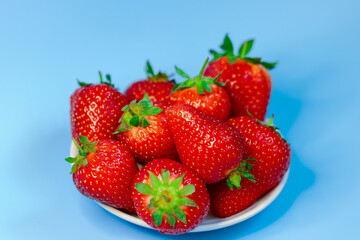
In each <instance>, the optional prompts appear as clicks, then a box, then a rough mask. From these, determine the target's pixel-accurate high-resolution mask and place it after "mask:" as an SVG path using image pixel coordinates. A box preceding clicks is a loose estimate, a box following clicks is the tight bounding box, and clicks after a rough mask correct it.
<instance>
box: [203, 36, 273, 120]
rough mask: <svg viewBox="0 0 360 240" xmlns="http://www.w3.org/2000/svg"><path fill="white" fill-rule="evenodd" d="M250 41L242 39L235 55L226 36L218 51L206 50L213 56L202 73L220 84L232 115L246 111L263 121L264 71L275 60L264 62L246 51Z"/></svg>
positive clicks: (266, 95)
mask: <svg viewBox="0 0 360 240" xmlns="http://www.w3.org/2000/svg"><path fill="white" fill-rule="evenodd" d="M253 44H254V40H253V39H251V40H248V41H246V42H244V43H243V44H242V45H241V47H240V48H239V51H238V53H237V54H235V53H234V48H233V44H232V42H231V40H230V38H229V36H228V35H226V36H225V39H224V42H223V44H222V45H221V46H220V48H221V49H222V52H216V51H215V50H210V53H211V54H213V56H214V57H213V59H212V60H211V62H210V63H209V65H208V67H207V68H206V69H205V72H204V75H205V76H208V77H216V76H217V75H218V74H219V73H222V74H221V76H220V77H219V79H218V81H219V82H223V83H226V85H225V86H224V87H225V89H226V91H227V93H228V94H229V96H230V99H231V113H230V115H231V116H232V117H235V116H244V115H246V113H247V111H249V112H250V113H251V114H252V115H253V116H254V117H255V118H257V119H259V120H261V121H263V120H264V119H265V115H266V110H267V107H268V104H269V99H270V94H271V77H270V74H269V72H268V70H270V69H273V68H274V67H275V66H276V64H277V62H265V61H263V60H262V59H261V58H259V57H249V56H248V54H249V52H250V50H251V48H252V46H253Z"/></svg>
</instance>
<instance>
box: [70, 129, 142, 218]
mask: <svg viewBox="0 0 360 240" xmlns="http://www.w3.org/2000/svg"><path fill="white" fill-rule="evenodd" d="M79 140H80V142H81V144H82V147H80V145H79V144H78V143H77V141H75V139H74V138H73V141H74V143H75V145H76V146H77V148H78V149H79V154H78V155H77V156H76V157H75V158H72V157H70V158H66V159H65V160H66V161H68V162H70V163H73V166H72V168H71V172H70V173H71V174H73V181H74V183H75V186H76V188H77V190H79V192H80V193H81V194H83V195H84V196H86V197H88V198H91V199H94V200H96V201H98V202H101V203H105V204H108V205H110V206H113V207H116V208H121V209H125V210H127V211H130V212H135V208H134V203H133V201H132V198H131V184H132V181H133V180H134V177H135V174H136V173H137V172H138V171H139V169H138V166H137V165H136V162H135V160H134V157H133V155H132V154H131V152H130V151H129V149H127V148H126V147H125V146H124V145H122V144H120V143H119V142H118V141H116V140H113V139H103V140H100V141H98V142H92V143H90V141H89V139H88V138H87V137H85V136H79Z"/></svg>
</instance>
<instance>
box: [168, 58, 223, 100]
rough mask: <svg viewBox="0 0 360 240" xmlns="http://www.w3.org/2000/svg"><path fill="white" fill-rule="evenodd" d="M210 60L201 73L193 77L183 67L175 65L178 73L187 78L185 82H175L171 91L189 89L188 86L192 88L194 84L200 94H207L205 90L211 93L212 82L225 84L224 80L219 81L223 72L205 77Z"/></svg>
mask: <svg viewBox="0 0 360 240" xmlns="http://www.w3.org/2000/svg"><path fill="white" fill-rule="evenodd" d="M208 61H209V58H207V59H206V60H205V62H204V64H203V66H202V68H201V70H200V73H199V75H197V76H196V77H193V78H191V77H190V76H189V75H188V74H187V73H186V72H184V71H183V70H182V69H180V68H178V67H177V66H175V70H176V72H177V74H178V75H179V76H181V77H184V78H186V80H185V81H184V82H181V83H178V84H175V86H174V88H173V90H172V91H171V93H173V92H175V91H178V90H183V89H187V88H191V87H193V86H195V87H196V88H197V93H198V94H200V95H203V94H205V92H209V93H211V92H212V90H211V87H210V85H211V84H216V85H219V86H225V83H222V82H218V81H217V79H218V78H219V77H220V75H221V73H220V74H219V75H217V76H216V77H215V78H210V77H204V76H203V73H204V70H205V67H206V65H207V63H208Z"/></svg>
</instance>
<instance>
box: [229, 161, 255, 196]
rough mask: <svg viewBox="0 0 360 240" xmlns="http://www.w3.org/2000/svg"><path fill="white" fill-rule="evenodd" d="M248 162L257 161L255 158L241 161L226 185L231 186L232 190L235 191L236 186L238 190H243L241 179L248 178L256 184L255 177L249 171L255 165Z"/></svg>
mask: <svg viewBox="0 0 360 240" xmlns="http://www.w3.org/2000/svg"><path fill="white" fill-rule="evenodd" d="M248 161H257V160H256V159H255V158H247V159H243V160H241V163H240V165H239V166H238V168H237V169H235V170H234V171H232V172H231V173H230V174H229V176H228V178H227V179H226V184H227V185H228V186H229V188H230V189H231V190H233V188H234V186H235V187H236V188H238V189H239V188H241V185H240V183H241V179H242V178H246V179H248V180H249V181H251V182H253V183H256V180H255V177H254V175H252V174H251V173H250V172H249V171H251V170H252V167H253V166H254V165H252V164H250V163H249V162H248Z"/></svg>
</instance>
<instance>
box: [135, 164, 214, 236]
mask: <svg viewBox="0 0 360 240" xmlns="http://www.w3.org/2000/svg"><path fill="white" fill-rule="evenodd" d="M132 197H133V200H134V203H135V209H136V212H137V214H138V215H139V217H140V218H141V219H143V220H144V221H145V222H146V223H147V224H149V225H150V226H151V227H153V228H155V229H156V230H158V231H160V232H161V233H165V234H182V233H185V232H188V231H191V230H193V229H194V228H195V227H196V226H198V225H199V224H200V223H201V222H202V221H203V219H204V218H205V216H206V215H207V213H208V211H209V204H210V199H209V195H208V192H207V190H206V187H205V185H204V184H203V182H202V181H201V179H200V178H199V177H198V176H197V175H196V174H194V173H193V172H192V171H191V170H189V169H188V168H187V167H185V166H184V165H182V164H180V163H178V162H175V161H173V160H170V159H156V160H154V161H152V162H150V163H149V164H147V165H146V166H145V167H144V168H142V169H141V170H140V171H139V172H138V173H137V174H136V176H135V180H134V183H133V189H132Z"/></svg>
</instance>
